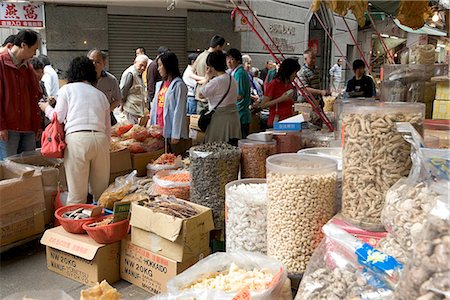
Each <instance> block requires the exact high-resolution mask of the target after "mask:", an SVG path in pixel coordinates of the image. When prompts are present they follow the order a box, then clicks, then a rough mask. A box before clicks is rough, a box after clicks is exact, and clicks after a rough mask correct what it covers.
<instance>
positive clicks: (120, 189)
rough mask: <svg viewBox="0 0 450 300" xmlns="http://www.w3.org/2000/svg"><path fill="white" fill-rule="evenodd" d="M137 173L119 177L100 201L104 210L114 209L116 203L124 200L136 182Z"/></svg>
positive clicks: (99, 203)
mask: <svg viewBox="0 0 450 300" xmlns="http://www.w3.org/2000/svg"><path fill="white" fill-rule="evenodd" d="M136 175H137V171H136V170H134V171H133V172H131V173H130V174H128V175H126V176H121V177H117V178H116V180H115V182H114V183H113V184H111V185H110V186H109V187H108V188H107V189H106V190H105V191H104V192H103V193H102V195H101V196H100V198H99V199H98V205H100V206H103V207H104V208H108V209H113V208H114V203H115V202H117V201H120V200H122V199H123V198H124V197H125V196H126V195H127V194H128V192H129V190H130V189H131V186H132V185H133V184H134V182H135V180H136Z"/></svg>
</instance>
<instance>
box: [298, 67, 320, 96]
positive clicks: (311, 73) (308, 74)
mask: <svg viewBox="0 0 450 300" xmlns="http://www.w3.org/2000/svg"><path fill="white" fill-rule="evenodd" d="M297 75H298V77H300V79H301V81H302V82H303V84H304V85H305V87H310V88H313V89H317V90H320V73H319V69H317V68H316V67H314V69H310V68H309V67H308V66H307V65H306V64H304V65H303V66H302V68H301V69H300V71H298V73H297ZM300 86H301V85H300ZM318 98H319V96H316V99H318ZM305 101H306V100H305V99H304V98H303V96H301V95H300V102H305Z"/></svg>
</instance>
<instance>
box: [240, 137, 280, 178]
mask: <svg viewBox="0 0 450 300" xmlns="http://www.w3.org/2000/svg"><path fill="white" fill-rule="evenodd" d="M238 146H239V149H241V153H242V154H241V178H265V177H266V159H267V158H268V157H269V156H271V155H274V154H276V151H277V143H276V142H275V141H274V140H273V141H270V142H259V141H252V140H248V139H245V140H239V142H238Z"/></svg>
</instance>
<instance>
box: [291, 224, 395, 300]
mask: <svg viewBox="0 0 450 300" xmlns="http://www.w3.org/2000/svg"><path fill="white" fill-rule="evenodd" d="M323 231H324V233H325V238H324V239H323V240H322V242H321V244H320V245H319V247H318V248H316V250H315V251H314V254H313V256H312V257H311V260H310V263H309V265H308V268H307V269H306V272H305V274H304V275H303V279H302V282H301V284H300V287H299V291H298V293H297V296H296V298H295V299H296V300H302V299H308V300H318V299H320V300H322V299H324V300H325V299H327V300H328V299H332V300H334V299H336V300H340V299H352V300H353V299H371V300H375V299H392V294H393V290H392V285H393V284H395V281H396V278H397V275H398V273H399V271H400V269H401V265H400V264H398V262H396V261H395V259H393V258H392V257H389V256H387V255H385V254H383V253H381V252H379V251H376V250H374V249H373V248H371V246H369V245H368V244H365V243H363V242H361V241H359V240H358V239H356V238H355V237H353V236H351V235H350V234H348V233H346V232H345V231H343V230H342V229H340V228H338V227H337V226H335V225H333V224H331V223H328V224H326V225H325V226H324V228H323Z"/></svg>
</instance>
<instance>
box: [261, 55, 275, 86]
mask: <svg viewBox="0 0 450 300" xmlns="http://www.w3.org/2000/svg"><path fill="white" fill-rule="evenodd" d="M271 69H274V62H273V60H268V61H266V63H265V64H264V68H263V69H262V71H261V74H259V78H261V80H262V81H263V82H264V81H266V77H267V73H268V72H269V70H271Z"/></svg>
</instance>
